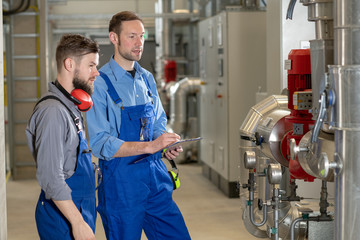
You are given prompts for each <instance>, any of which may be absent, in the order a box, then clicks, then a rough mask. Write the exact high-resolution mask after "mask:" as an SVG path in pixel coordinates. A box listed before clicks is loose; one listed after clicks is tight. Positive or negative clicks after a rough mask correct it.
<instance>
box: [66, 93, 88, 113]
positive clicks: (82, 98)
mask: <svg viewBox="0 0 360 240" xmlns="http://www.w3.org/2000/svg"><path fill="white" fill-rule="evenodd" d="M71 96H73V97H74V98H75V99H76V100H78V101H79V102H80V103H79V104H76V105H77V106H78V109H79V110H80V111H82V112H87V111H89V110H90V109H91V107H92V106H93V101H92V99H91V96H90V95H89V94H88V93H87V92H85V91H84V90H82V89H74V90H73V91H72V92H71Z"/></svg>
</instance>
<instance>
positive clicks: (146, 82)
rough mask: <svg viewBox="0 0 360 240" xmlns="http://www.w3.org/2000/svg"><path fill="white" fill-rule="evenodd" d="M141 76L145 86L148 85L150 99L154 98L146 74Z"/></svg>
mask: <svg viewBox="0 0 360 240" xmlns="http://www.w3.org/2000/svg"><path fill="white" fill-rule="evenodd" d="M141 76H142V77H143V78H144V82H145V84H146V86H147V88H148V95H149V97H151V98H152V95H151V88H150V84H149V80H148V79H147V77H146V74H141Z"/></svg>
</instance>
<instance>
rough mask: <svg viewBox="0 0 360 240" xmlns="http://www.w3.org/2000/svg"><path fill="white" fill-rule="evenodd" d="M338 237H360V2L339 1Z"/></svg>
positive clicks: (334, 70)
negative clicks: (339, 164) (359, 218)
mask: <svg viewBox="0 0 360 240" xmlns="http://www.w3.org/2000/svg"><path fill="white" fill-rule="evenodd" d="M334 3H335V5H334V6H335V12H334V13H335V16H334V19H335V23H334V29H335V31H334V36H335V42H334V43H335V44H334V46H335V57H334V60H335V66H331V67H330V75H331V76H330V78H331V79H333V81H334V87H335V93H336V103H335V129H336V130H335V146H336V149H335V156H336V157H337V158H338V161H337V162H340V163H341V164H342V168H338V169H337V170H336V173H337V174H336V190H335V191H336V198H335V239H342V240H345V239H354V237H355V238H356V237H357V236H360V221H358V216H359V215H360V201H359V199H360V186H359V183H360V174H359V173H358V172H359V169H360V148H359V147H357V145H358V144H359V142H360V110H359V104H360V95H359V89H360V65H359V64H360V1H358V0H335V1H334Z"/></svg>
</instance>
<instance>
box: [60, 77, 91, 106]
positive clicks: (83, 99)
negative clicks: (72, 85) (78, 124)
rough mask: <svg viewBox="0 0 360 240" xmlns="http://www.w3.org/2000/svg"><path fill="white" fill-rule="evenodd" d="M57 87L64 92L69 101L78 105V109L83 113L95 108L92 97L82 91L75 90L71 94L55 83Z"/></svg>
mask: <svg viewBox="0 0 360 240" xmlns="http://www.w3.org/2000/svg"><path fill="white" fill-rule="evenodd" d="M55 86H56V87H57V88H58V89H59V90H60V92H62V93H63V94H64V95H65V96H66V97H67V98H68V99H70V100H71V101H72V102H73V103H74V104H76V105H77V107H78V109H79V110H80V111H82V112H87V111H89V110H90V109H91V108H92V106H93V101H92V99H91V96H90V95H89V94H88V93H87V92H85V91H84V90H82V89H74V90H73V91H72V92H71V94H70V93H69V92H68V91H66V90H65V89H64V88H63V86H61V84H60V83H59V82H58V81H55Z"/></svg>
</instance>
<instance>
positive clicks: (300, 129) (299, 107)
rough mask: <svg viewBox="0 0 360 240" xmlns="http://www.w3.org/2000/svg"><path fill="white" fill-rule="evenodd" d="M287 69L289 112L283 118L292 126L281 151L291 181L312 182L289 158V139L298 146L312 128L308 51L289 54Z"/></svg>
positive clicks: (299, 166)
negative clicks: (285, 160) (287, 161)
mask: <svg viewBox="0 0 360 240" xmlns="http://www.w3.org/2000/svg"><path fill="white" fill-rule="evenodd" d="M286 65H287V69H288V90H289V99H288V107H289V109H290V110H291V113H290V115H289V116H287V117H286V118H285V121H286V122H287V123H288V124H291V125H292V126H293V128H292V130H291V131H289V132H288V133H287V134H286V136H285V137H284V139H283V140H282V143H281V151H282V153H283V155H284V156H285V157H286V158H287V159H288V160H289V171H290V174H291V178H292V179H303V180H305V181H314V179H315V178H314V177H313V176H311V175H309V174H307V173H306V172H305V171H304V170H303V169H302V167H301V165H300V163H299V162H298V160H297V159H291V158H290V147H289V146H290V139H291V138H294V139H295V141H296V144H299V142H300V140H301V138H302V137H303V136H304V135H305V134H306V133H307V132H308V131H310V129H311V128H312V127H313V126H314V122H315V121H314V120H312V114H311V113H310V112H309V110H310V109H311V108H312V90H311V64H310V49H295V50H292V51H291V52H290V53H289V60H288V61H287V62H286Z"/></svg>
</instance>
